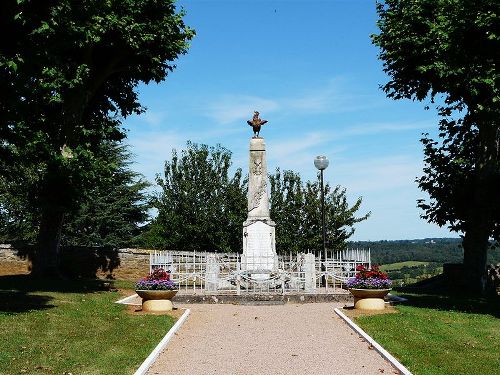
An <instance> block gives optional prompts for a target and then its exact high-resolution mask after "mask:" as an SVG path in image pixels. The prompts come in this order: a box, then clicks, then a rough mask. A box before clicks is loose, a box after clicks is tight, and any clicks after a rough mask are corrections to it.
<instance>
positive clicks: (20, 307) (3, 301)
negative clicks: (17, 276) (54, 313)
mask: <svg viewBox="0 0 500 375" xmlns="http://www.w3.org/2000/svg"><path fill="white" fill-rule="evenodd" d="M51 300H53V298H52V297H50V296H40V295H36V294H26V293H24V292H14V291H3V290H2V291H0V313H2V312H3V313H11V314H12V313H22V312H27V311H32V310H46V309H50V308H52V307H55V306H54V305H52V304H49V302H50V301H51Z"/></svg>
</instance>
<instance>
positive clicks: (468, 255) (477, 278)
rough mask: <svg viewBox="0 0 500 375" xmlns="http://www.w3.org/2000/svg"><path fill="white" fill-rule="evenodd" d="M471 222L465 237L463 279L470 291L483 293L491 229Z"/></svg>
mask: <svg viewBox="0 0 500 375" xmlns="http://www.w3.org/2000/svg"><path fill="white" fill-rule="evenodd" d="M471 224H472V225H471V226H470V229H468V230H467V231H466V232H465V236H464V239H463V248H464V277H465V280H463V281H464V283H465V285H466V287H467V289H470V291H472V292H474V293H481V294H483V293H484V291H485V287H486V258H487V254H488V247H489V241H488V239H489V231H488V228H484V227H483V226H481V225H480V224H479V223H477V224H476V225H474V223H471Z"/></svg>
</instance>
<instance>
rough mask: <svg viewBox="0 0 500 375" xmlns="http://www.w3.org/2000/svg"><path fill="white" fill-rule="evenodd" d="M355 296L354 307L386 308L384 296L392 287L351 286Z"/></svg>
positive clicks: (368, 308)
mask: <svg viewBox="0 0 500 375" xmlns="http://www.w3.org/2000/svg"><path fill="white" fill-rule="evenodd" d="M349 291H350V292H351V294H352V295H353V296H354V308H355V309H360V310H383V309H385V301H384V297H385V296H386V295H387V293H389V292H390V291H391V289H356V288H349Z"/></svg>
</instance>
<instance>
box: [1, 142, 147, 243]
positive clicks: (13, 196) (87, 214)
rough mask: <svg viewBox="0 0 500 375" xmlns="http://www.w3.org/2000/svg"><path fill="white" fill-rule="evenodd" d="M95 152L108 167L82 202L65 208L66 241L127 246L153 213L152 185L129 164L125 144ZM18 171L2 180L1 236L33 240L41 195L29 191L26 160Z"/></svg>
mask: <svg viewBox="0 0 500 375" xmlns="http://www.w3.org/2000/svg"><path fill="white" fill-rule="evenodd" d="M95 157H96V160H98V162H99V163H98V164H99V165H102V166H105V168H102V170H101V171H100V172H99V176H100V178H99V179H97V180H96V184H95V185H93V186H92V187H91V188H89V189H87V190H86V191H85V192H84V194H82V195H81V197H80V207H79V208H78V209H75V210H71V211H68V212H67V213H66V215H65V217H64V223H63V228H62V244H63V245H70V246H91V247H92V246H111V247H120V246H126V245H127V244H129V243H130V241H131V240H132V238H133V237H135V236H136V235H138V233H139V230H140V228H139V226H140V225H141V224H142V223H143V222H145V221H146V220H147V218H148V214H147V210H148V208H149V205H148V204H147V203H146V200H147V197H146V193H145V189H146V188H147V187H148V186H149V184H148V183H147V182H145V181H143V180H142V179H141V176H140V175H139V174H137V173H135V172H133V171H132V170H130V169H129V166H130V164H131V161H130V159H131V155H130V153H129V152H128V151H127V150H126V147H125V146H121V145H119V144H118V143H115V142H111V143H104V144H102V145H101V146H100V148H99V150H98V152H96V153H95ZM16 171H17V173H16V174H13V176H15V179H12V180H6V179H4V180H3V181H2V183H1V184H0V228H1V229H2V231H1V235H0V241H3V242H23V243H33V242H34V241H35V240H36V234H37V230H38V227H39V225H40V220H41V218H40V216H41V213H40V210H37V207H36V197H33V196H31V195H30V194H29V189H28V188H29V187H31V186H32V185H31V184H29V183H25V181H26V180H27V179H30V178H33V176H34V175H35V174H31V173H29V170H26V169H24V168H23V166H22V165H20V166H17V167H16ZM33 198H35V199H33Z"/></svg>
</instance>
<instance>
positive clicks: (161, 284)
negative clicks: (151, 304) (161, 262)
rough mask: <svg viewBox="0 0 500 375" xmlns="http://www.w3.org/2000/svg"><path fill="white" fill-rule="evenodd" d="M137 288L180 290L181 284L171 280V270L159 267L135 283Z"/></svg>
mask: <svg viewBox="0 0 500 375" xmlns="http://www.w3.org/2000/svg"><path fill="white" fill-rule="evenodd" d="M135 289H136V290H178V289H179V286H178V285H177V284H176V283H175V282H174V281H172V280H170V272H167V271H165V270H163V269H162V268H157V269H156V270H154V271H153V272H152V273H150V274H149V275H148V276H146V277H144V278H143V279H141V280H139V281H138V282H137V283H136V284H135Z"/></svg>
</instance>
